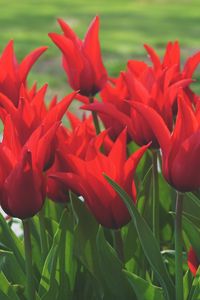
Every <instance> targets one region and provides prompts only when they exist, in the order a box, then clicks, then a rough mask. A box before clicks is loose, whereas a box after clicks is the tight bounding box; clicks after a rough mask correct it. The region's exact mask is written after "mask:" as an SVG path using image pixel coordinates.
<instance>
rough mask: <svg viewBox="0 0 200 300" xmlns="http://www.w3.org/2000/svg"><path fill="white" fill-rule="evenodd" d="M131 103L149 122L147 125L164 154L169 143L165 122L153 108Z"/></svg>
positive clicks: (168, 133)
mask: <svg viewBox="0 0 200 300" xmlns="http://www.w3.org/2000/svg"><path fill="white" fill-rule="evenodd" d="M131 104H132V105H133V106H134V108H135V109H136V110H137V111H138V112H139V113H140V114H141V115H142V117H143V118H144V119H145V121H146V122H147V123H148V124H149V127H150V128H151V129H152V131H153V132H154V134H155V136H156V138H157V140H158V143H159V144H160V147H161V150H162V153H163V155H164V156H165V155H166V154H167V152H168V149H169V145H170V132H169V129H168V128H167V126H166V124H165V122H164V121H163V119H162V118H161V116H160V115H159V114H158V113H157V112H156V111H155V110H154V109H153V108H151V107H149V106H147V105H144V104H142V103H138V102H136V101H134V102H131Z"/></svg>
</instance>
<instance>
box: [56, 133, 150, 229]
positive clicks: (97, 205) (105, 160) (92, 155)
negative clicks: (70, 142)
mask: <svg viewBox="0 0 200 300" xmlns="http://www.w3.org/2000/svg"><path fill="white" fill-rule="evenodd" d="M93 145H94V147H89V152H88V153H87V159H85V160H83V159H80V158H78V157H76V156H74V155H69V156H68V159H69V163H70V164H71V172H70V173H56V174H55V175H54V177H57V178H59V179H60V180H61V181H62V182H64V183H65V184H66V185H67V186H68V187H69V188H70V189H72V190H73V191H74V192H76V193H77V194H78V195H82V196H83V198H84V200H85V203H86V205H87V207H88V208H89V210H90V211H91V212H92V214H93V215H94V216H95V218H96V219H97V221H98V222H99V223H100V224H102V225H103V226H105V227H107V228H114V229H117V228H120V227H122V226H124V225H125V224H127V223H128V222H129V221H130V219H131V218H130V215H129V212H128V210H127V208H126V206H125V205H124V203H123V201H122V200H121V198H120V197H119V195H118V194H117V193H116V192H115V191H114V189H113V188H112V187H111V186H110V185H109V183H108V182H107V181H106V179H105V178H104V176H103V174H104V173H105V174H106V175H108V176H109V177H110V178H112V179H113V180H114V181H116V182H117V183H118V184H119V185H121V186H122V188H123V189H124V190H125V191H126V192H127V193H128V194H129V195H130V196H131V197H132V199H133V201H134V202H135V201H136V189H135V184H134V181H133V175H134V172H135V169H136V167H137V164H138V163H139V161H140V159H141V157H142V155H143V154H144V152H145V151H146V149H147V147H148V146H144V147H142V148H140V149H139V150H138V151H136V152H135V153H134V154H132V155H131V156H130V157H129V158H128V159H126V130H124V131H122V133H121V134H120V136H119V137H118V139H117V140H116V141H115V143H114V144H113V146H112V149H111V150H110V152H109V154H108V155H104V154H103V153H101V151H100V150H98V148H97V147H96V146H95V144H94V143H93Z"/></svg>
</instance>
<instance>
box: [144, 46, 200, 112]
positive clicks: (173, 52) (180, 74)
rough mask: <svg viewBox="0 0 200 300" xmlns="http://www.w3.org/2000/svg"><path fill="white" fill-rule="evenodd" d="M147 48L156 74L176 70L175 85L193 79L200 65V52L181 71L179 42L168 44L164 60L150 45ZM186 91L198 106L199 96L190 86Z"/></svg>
mask: <svg viewBox="0 0 200 300" xmlns="http://www.w3.org/2000/svg"><path fill="white" fill-rule="evenodd" d="M145 48H146V50H147V52H148V54H149V56H150V59H151V61H152V63H153V69H154V71H155V72H156V73H159V72H161V71H162V70H164V69H170V68H172V67H173V68H174V70H173V76H172V79H171V81H172V83H175V82H177V81H179V80H181V79H191V78H192V76H193V73H194V71H195V69H196V68H197V66H198V65H199V63H200V52H197V53H195V54H194V55H192V56H190V57H189V58H188V59H187V60H186V62H185V64H184V66H183V69H182V70H181V59H180V52H181V51H180V46H179V43H178V41H175V42H174V43H173V42H169V43H168V44H167V46H166V51H165V54H164V57H163V59H162V60H161V59H160V58H159V56H158V55H157V53H156V52H155V51H154V49H153V48H151V47H150V46H148V45H145ZM184 90H185V92H186V93H187V95H188V96H189V98H190V101H191V102H192V103H193V104H195V105H196V103H197V100H199V96H197V95H196V94H195V93H194V92H193V91H192V90H191V89H190V87H188V86H187V87H185V89H184ZM175 104H176V103H175ZM175 108H176V105H174V109H175Z"/></svg>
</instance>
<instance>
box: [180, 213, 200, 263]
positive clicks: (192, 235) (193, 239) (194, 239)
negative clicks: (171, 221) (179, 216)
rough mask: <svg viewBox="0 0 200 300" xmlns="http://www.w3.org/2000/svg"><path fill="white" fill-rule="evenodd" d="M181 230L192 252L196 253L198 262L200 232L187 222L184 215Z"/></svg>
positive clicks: (190, 222)
mask: <svg viewBox="0 0 200 300" xmlns="http://www.w3.org/2000/svg"><path fill="white" fill-rule="evenodd" d="M183 230H184V231H185V233H186V235H187V236H188V239H189V241H190V243H191V244H192V247H193V249H194V251H195V252H196V254H197V256H198V259H199V260H200V244H199V240H200V230H199V228H198V227H197V226H196V225H195V224H194V223H193V222H192V221H191V220H189V219H188V218H187V217H186V216H185V215H183Z"/></svg>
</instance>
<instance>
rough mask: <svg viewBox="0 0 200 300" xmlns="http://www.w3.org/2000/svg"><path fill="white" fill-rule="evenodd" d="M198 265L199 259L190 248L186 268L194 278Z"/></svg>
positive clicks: (199, 263)
mask: <svg viewBox="0 0 200 300" xmlns="http://www.w3.org/2000/svg"><path fill="white" fill-rule="evenodd" d="M199 265H200V262H199V259H198V257H197V255H196V253H195V251H194V249H193V248H192V247H191V248H190V250H189V252H188V267H189V269H190V271H191V272H192V274H193V275H194V276H196V272H197V269H198V267H199Z"/></svg>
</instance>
